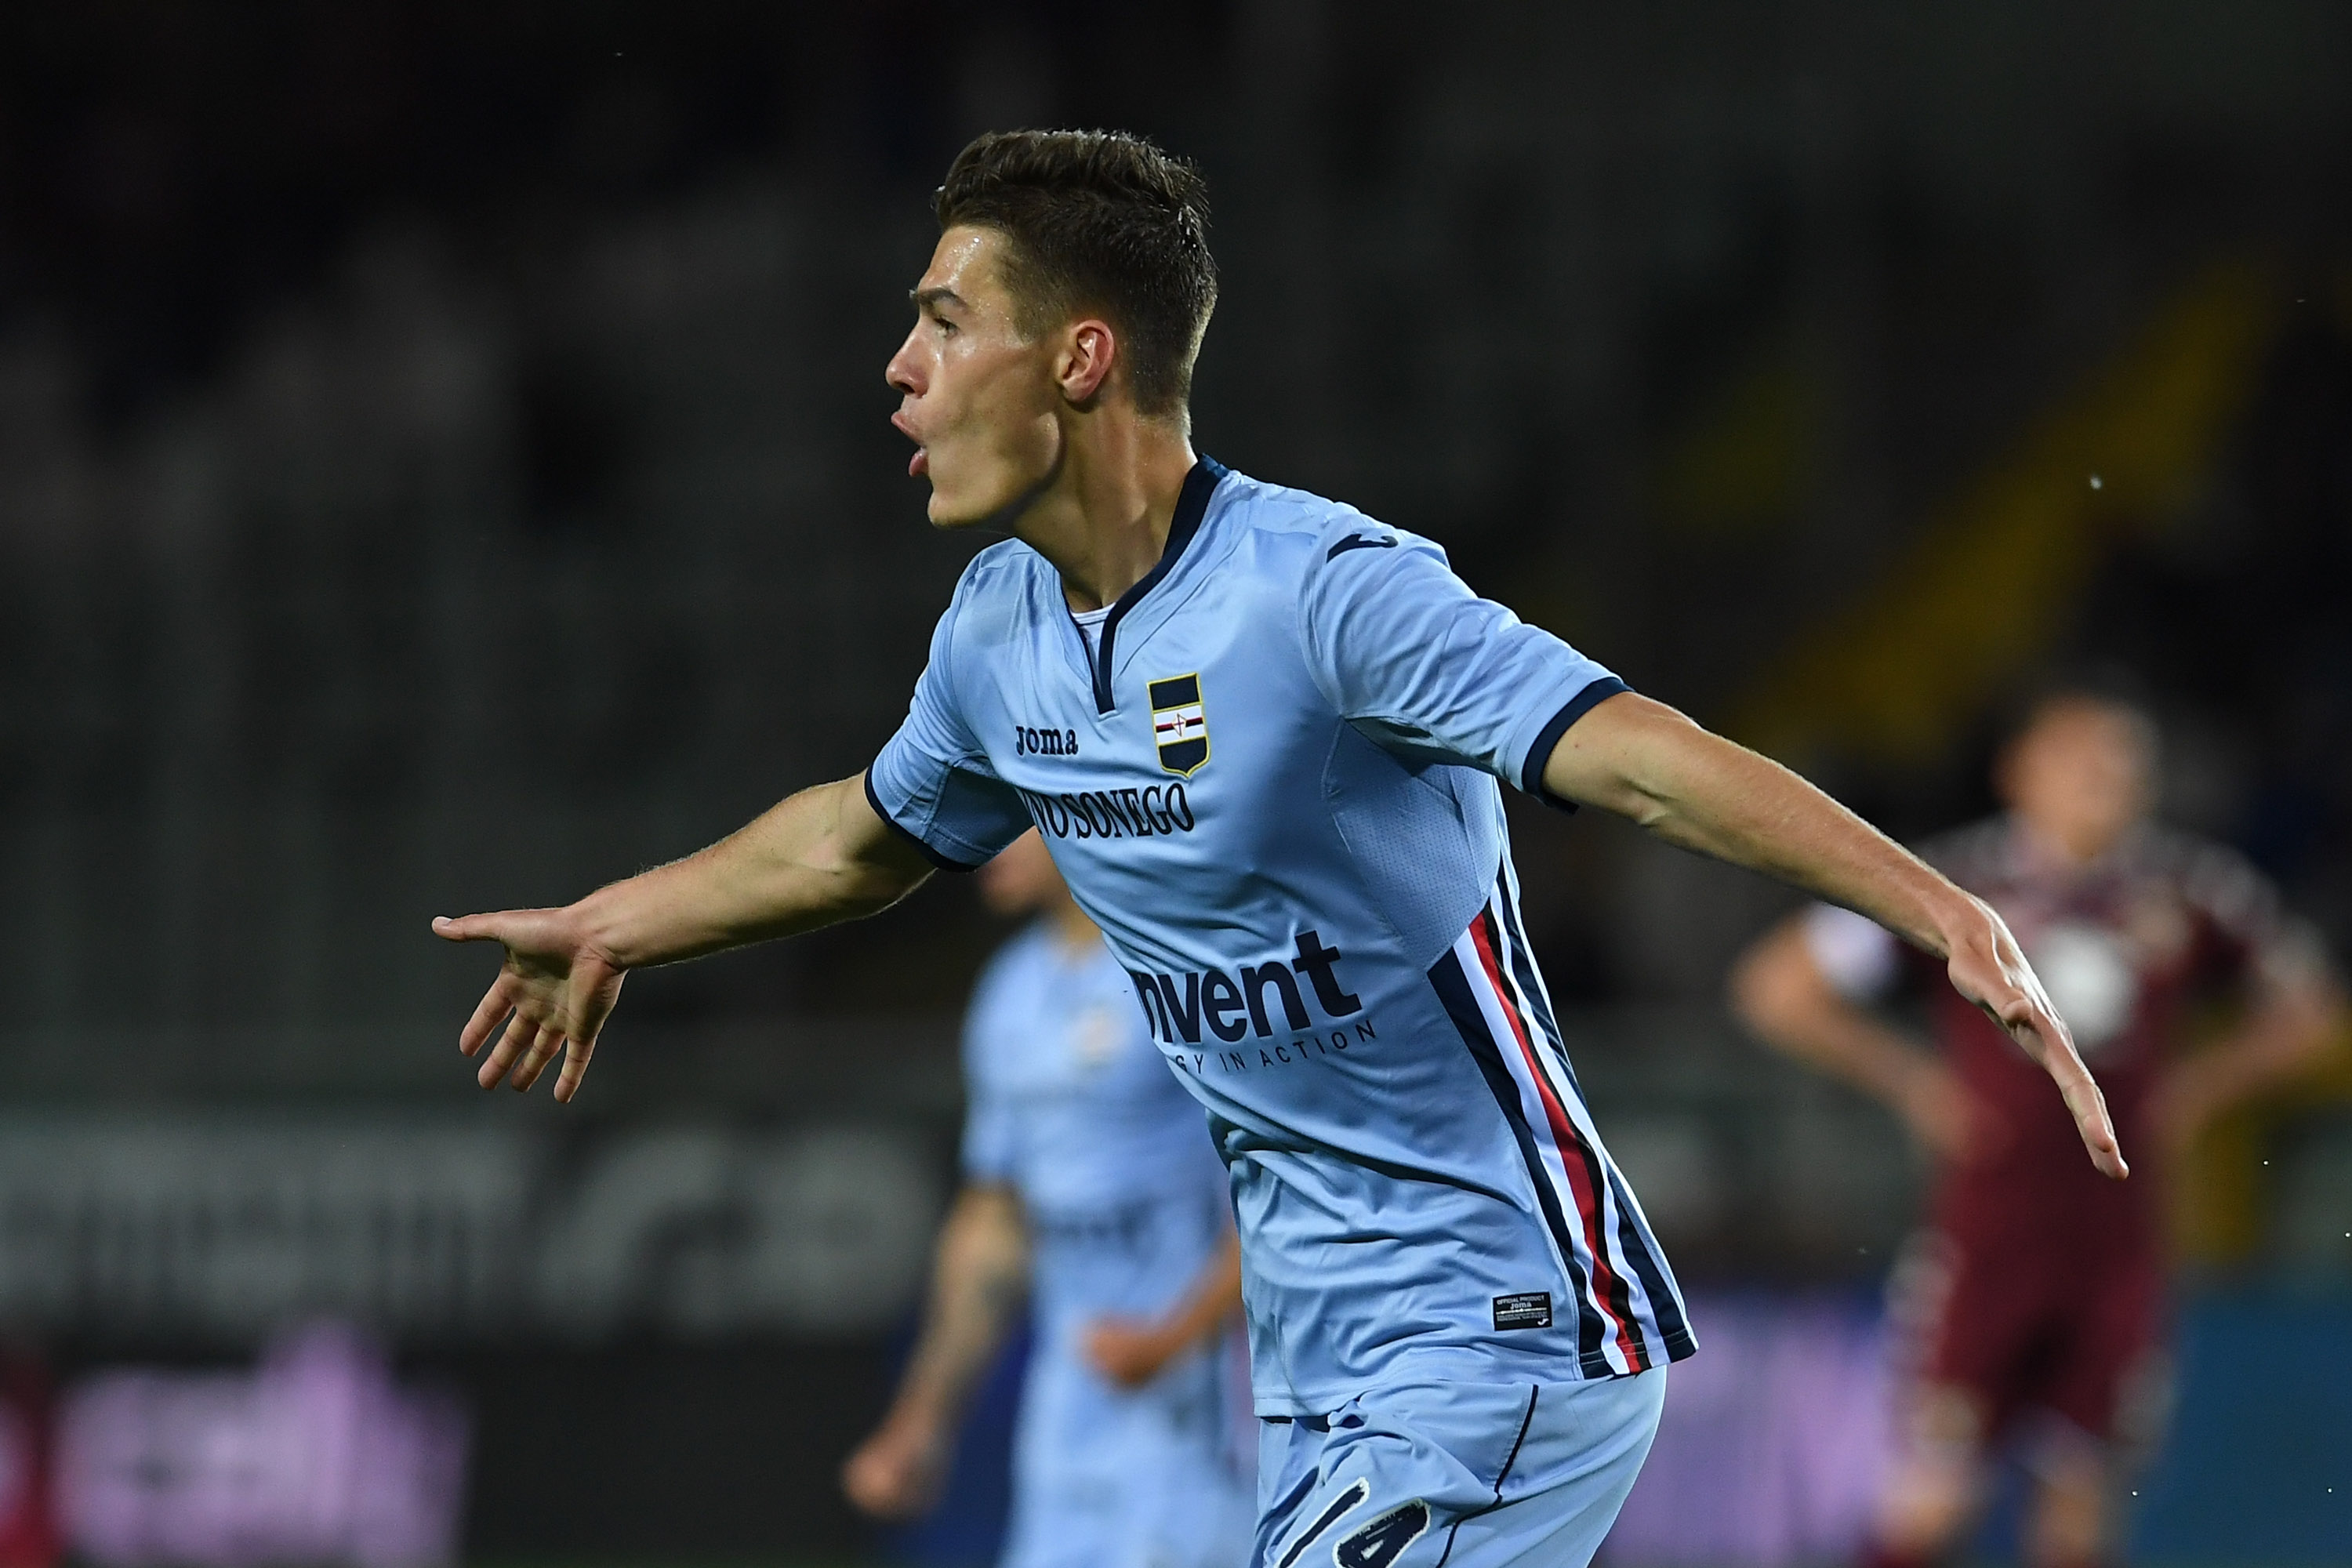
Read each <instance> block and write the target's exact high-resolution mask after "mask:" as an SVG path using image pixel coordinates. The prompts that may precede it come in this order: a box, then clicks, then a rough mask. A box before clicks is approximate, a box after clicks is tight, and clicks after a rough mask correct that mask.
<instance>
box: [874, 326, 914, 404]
mask: <svg viewBox="0 0 2352 1568" xmlns="http://www.w3.org/2000/svg"><path fill="white" fill-rule="evenodd" d="M914 346H915V342H914V339H913V337H912V336H911V335H909V336H908V340H907V341H906V342H903V343H900V344H899V345H898V353H894V354H892V355H891V356H890V363H888V364H887V365H884V366H883V367H882V379H883V380H885V381H887V382H888V383H889V384H890V390H891V391H893V392H895V393H898V395H900V396H902V397H920V396H921V395H923V382H922V370H921V367H920V366H919V365H918V364H917V363H916V360H915V354H914V353H913V350H914Z"/></svg>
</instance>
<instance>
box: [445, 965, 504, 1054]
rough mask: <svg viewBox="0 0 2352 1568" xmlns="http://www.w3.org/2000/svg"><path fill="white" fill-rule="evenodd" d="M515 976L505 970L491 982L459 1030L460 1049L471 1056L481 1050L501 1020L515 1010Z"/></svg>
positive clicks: (458, 1041)
mask: <svg viewBox="0 0 2352 1568" xmlns="http://www.w3.org/2000/svg"><path fill="white" fill-rule="evenodd" d="M514 984H515V982H514V977H513V976H512V975H510V974H508V973H505V972H504V971H503V970H501V971H500V972H499V977H498V978H497V979H496V980H493V981H491V982H490V988H489V989H488V991H485V992H483V993H482V1000H481V1002H480V1004H479V1005H477V1006H476V1007H475V1008H474V1016H472V1017H470V1018H468V1019H467V1020H466V1026H465V1027H464V1028H462V1029H460V1030H458V1031H457V1048H458V1049H459V1050H461V1051H463V1052H465V1053H466V1054H467V1056H469V1057H470V1056H472V1055H473V1054H474V1053H475V1052H476V1051H478V1050H480V1049H481V1048H482V1042H483V1041H485V1040H487V1039H488V1038H489V1037H490V1035H491V1032H492V1031H493V1030H495V1029H497V1027H498V1026H499V1020H501V1019H503V1018H504V1017H505V1016H507V1015H508V1014H509V1013H510V1012H512V1011H514Z"/></svg>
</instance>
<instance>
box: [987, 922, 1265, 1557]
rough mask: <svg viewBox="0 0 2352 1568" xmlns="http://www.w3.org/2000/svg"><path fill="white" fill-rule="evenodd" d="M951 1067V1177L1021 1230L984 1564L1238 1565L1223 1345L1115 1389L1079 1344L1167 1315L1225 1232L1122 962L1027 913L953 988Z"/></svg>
mask: <svg viewBox="0 0 2352 1568" xmlns="http://www.w3.org/2000/svg"><path fill="white" fill-rule="evenodd" d="M964 1081H965V1090H966V1094H967V1097H968V1099H969V1103H970V1109H969V1110H968V1112H967V1115H966V1120H965V1124H964V1143H963V1162H964V1173H965V1175H966V1177H967V1179H969V1180H971V1181H973V1182H977V1183H986V1184H1002V1185H1004V1186H1008V1187H1010V1188H1012V1189H1013V1192H1014V1193H1016V1194H1018V1195H1019V1197H1020V1199H1021V1204H1022V1208H1023V1210H1024V1214H1025V1215H1026V1216H1027V1219H1028V1222H1029V1229H1030V1237H1031V1265H1030V1268H1031V1293H1030V1304H1031V1317H1032V1320H1033V1321H1034V1349H1033V1351H1032V1352H1031V1356H1030V1362H1029V1373H1028V1378H1027V1381H1026V1382H1025V1384H1024V1385H1023V1389H1022V1400H1021V1416H1020V1426H1019V1430H1018V1432H1017V1433H1016V1435H1015V1437H1014V1443H1013V1516H1012V1519H1011V1521H1010V1524H1009V1528H1008V1531H1007V1533H1006V1540H1005V1550H1004V1555H1003V1568H1240V1565H1241V1564H1242V1563H1243V1562H1244V1559H1245V1558H1246V1557H1247V1555H1248V1552H1249V1527H1250V1520H1251V1517H1252V1514H1253V1512H1254V1510H1253V1508H1252V1496H1251V1489H1250V1487H1249V1485H1248V1482H1247V1479H1246V1478H1245V1476H1244V1468H1243V1467H1242V1466H1241V1465H1240V1464H1238V1463H1237V1456H1236V1455H1235V1454H1234V1443H1233V1427H1234V1423H1233V1420H1232V1419H1231V1413H1232V1412H1233V1411H1234V1400H1232V1399H1231V1398H1230V1397H1229V1384H1230V1382H1231V1381H1232V1380H1231V1379H1230V1377H1229V1369H1228V1366H1227V1363H1226V1362H1225V1359H1224V1357H1223V1355H1221V1354H1220V1353H1218V1351H1217V1350H1216V1349H1215V1348H1214V1347H1203V1348H1201V1349H1196V1350H1193V1351H1192V1352H1187V1353H1186V1354H1184V1355H1183V1356H1181V1357H1179V1358H1178V1359H1177V1360H1176V1361H1175V1362H1173V1363H1171V1364H1170V1365H1169V1366H1168V1367H1167V1368H1166V1369H1165V1370H1164V1371H1162V1372H1161V1373H1160V1375H1159V1376H1158V1377H1156V1378H1154V1379H1153V1380H1152V1381H1151V1382H1150V1383H1149V1384H1145V1385H1144V1386H1143V1387H1141V1388H1139V1389H1133V1390H1129V1389H1121V1388H1117V1387H1114V1386H1113V1385H1112V1384H1110V1383H1109V1382H1108V1381H1107V1380H1106V1379H1104V1378H1103V1377H1102V1376H1101V1375H1100V1374H1099V1373H1097V1372H1096V1371H1095V1370H1094V1369H1093V1367H1092V1366H1091V1365H1089V1364H1088V1363H1087V1361H1086V1358H1085V1355H1084V1340H1085V1334H1086V1331H1087V1327H1088V1325H1090V1324H1092V1323H1093V1322H1094V1321H1097V1319H1099V1318H1103V1317H1106V1316H1116V1317H1124V1318H1130V1319H1150V1318H1159V1317H1162V1316H1164V1315H1166V1314H1167V1313H1168V1312H1170V1311H1171V1310H1173V1309H1174V1308H1175V1307H1176V1306H1177V1305H1178V1304H1179V1303H1180V1302H1181V1300H1183V1299H1184V1297H1185V1296H1186V1295H1188V1294H1189V1293H1190V1292H1191V1290H1192V1288H1193V1287H1194V1286H1195V1285H1196V1284H1198V1282H1199V1281H1200V1279H1201V1278H1202V1275H1203V1274H1204V1273H1205V1272H1206V1271H1207V1269H1208V1268H1209V1267H1210V1265H1211V1264H1212V1262H1213V1260H1214V1258H1215V1257H1216V1254H1217V1252H1218V1250H1219V1249H1220V1248H1221V1247H1223V1245H1224V1241H1225V1237H1226V1236H1227V1235H1228V1234H1229V1233H1230V1232H1231V1230H1232V1228H1233V1220H1232V1211H1231V1206H1230V1203H1229V1200H1228V1199H1227V1196H1226V1192H1225V1179H1224V1172H1223V1169H1222V1168H1221V1167H1220V1166H1219V1164H1218V1163H1217V1158H1216V1153H1215V1151H1214V1150H1213V1148H1212V1146H1211V1145H1210V1142H1209V1138H1208V1134H1207V1132H1206V1131H1205V1130H1204V1129H1203V1128H1202V1124H1201V1112H1200V1109H1199V1107H1197V1106H1195V1105H1194V1104H1193V1103H1192V1100H1191V1098H1190V1097H1189V1096H1187V1095H1186V1094H1185V1092H1184V1090H1183V1089H1182V1088H1181V1086H1180V1085H1179V1084H1177V1083H1176V1081H1175V1080H1174V1079H1171V1077H1170V1076H1169V1073H1168V1069H1167V1068H1166V1067H1165V1066H1164V1065H1163V1064H1162V1063H1161V1061H1160V1053H1159V1052H1158V1051H1157V1050H1156V1049H1154V1048H1153V1046H1152V1042H1151V1039H1150V1037H1149V1036H1148V1035H1147V1034H1146V1033H1145V1031H1144V1028H1143V1025H1142V1020H1141V1019H1140V1018H1139V1016H1137V1013H1136V1010H1135V999H1134V991H1133V987H1132V985H1131V984H1129V981H1128V977H1127V973H1126V972H1125V971H1124V970H1122V969H1121V968H1120V967H1119V965H1118V961H1117V960H1116V959H1114V958H1113V957H1112V956H1111V954H1110V952H1108V950H1107V949H1106V948H1104V947H1103V945H1102V944H1101V943H1100V942H1088V943H1087V944H1086V946H1085V947H1084V948H1082V949H1074V948H1073V947H1071V946H1070V945H1069V944H1068V943H1067V942H1065V941H1063V940H1062V939H1061V938H1060V937H1059V936H1057V935H1055V933H1054V932H1053V931H1051V930H1050V929H1049V928H1047V927H1045V926H1044V925H1042V924H1041V925H1038V926H1035V927H1033V928H1032V929H1031V930H1030V931H1027V932H1025V933H1024V934H1023V935H1022V936H1020V937H1017V938H1015V939H1014V940H1013V942H1009V943H1007V944H1006V946H1005V947H1004V949H1003V952H1000V953H999V954H998V955H997V957H996V959H995V961H994V962H993V963H991V964H990V965H989V968H988V973H986V975H985V976H983V977H982V981H981V984H980V989H979V991H978V993H977V994H975V995H974V997H973V998H972V1005H971V1016H970V1017H969V1019H968V1020H967V1022H966V1026H965V1030H964Z"/></svg>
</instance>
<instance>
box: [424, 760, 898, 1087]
mask: <svg viewBox="0 0 2352 1568" xmlns="http://www.w3.org/2000/svg"><path fill="white" fill-rule="evenodd" d="M930 870H931V868H930V866H929V863H928V862H926V861H925V860H924V859H923V858H922V857H921V855H919V853H918V852H917V851H916V850H915V848H914V847H912V846H911V845H909V844H908V843H907V842H906V841H905V840H904V839H902V838H901V837H899V836H898V833H897V832H896V831H895V830H894V829H892V828H891V827H890V826H889V825H888V824H887V823H885V822H884V821H883V820H882V819H881V818H880V817H878V816H876V815H875V814H874V808H873V807H872V806H871V805H867V804H866V792H865V780H864V776H863V775H862V774H861V775H860V776H859V777H857V778H851V779H844V780H841V781H840V782H839V783H836V784H819V785H817V786H816V787H815V788H814V789H805V790H803V791H801V793H800V794H798V795H793V796H792V797H791V798H789V799H787V800H785V801H783V802H782V803H781V804H779V805H774V806H772V807H770V808H769V809H768V810H767V811H766V812H764V813H763V814H761V816H759V817H757V818H755V819H754V820H753V821H752V822H751V824H750V825H749V826H744V827H742V828H740V829H738V830H737V831H736V832H734V833H732V834H730V835H729V836H728V837H725V838H722V839H720V840H719V842H718V843H716V844H714V845H712V846H711V847H709V848H708V849H704V850H701V851H699V852H698V853H696V854H693V855H689V856H688V857H687V858H685V859H683V860H675V861H672V862H671V863H670V864H668V865H667V866H657V867H656V868H654V869H652V870H650V871H646V872H642V873H640V874H638V875H637V876H635V877H631V878H629V879H627V880H626V881H621V882H614V883H613V884H612V885H611V886H610V887H605V888H600V889H597V890H596V891H595V892H593V893H591V894H589V895H588V896H587V897H586V898H584V899H582V900H580V901H579V902H577V903H574V904H567V905H565V906H564V907H563V908H562V909H552V910H500V911H499V912H498V913H495V914H479V915H467V916H464V917H463V918H461V919H457V920H451V919H449V918H447V917H446V916H444V917H442V918H440V919H438V920H436V921H434V922H433V930H434V931H435V932H436V934H438V935H440V936H443V937H446V938H447V939H448V940H449V941H451V942H498V943H499V944H500V945H501V946H503V947H504V948H505V949H506V962H505V963H504V964H503V965H502V966H501V967H500V969H499V977H498V979H497V980H496V981H495V982H493V983H492V984H491V986H490V988H489V990H488V993H487V994H484V996H483V997H482V1001H481V1005H479V1006H478V1007H476V1008H475V1009H474V1016H472V1017H471V1018H469V1019H467V1022H466V1026H465V1028H464V1030H463V1031H462V1032H460V1034H459V1035H458V1037H457V1048H458V1049H459V1050H461V1051H463V1052H465V1053H466V1054H467V1056H469V1057H470V1056H472V1055H474V1054H475V1053H476V1052H478V1051H479V1050H480V1049H481V1048H482V1047H483V1046H484V1045H486V1044H488V1042H489V1040H490V1038H491V1037H493V1036H496V1035H498V1034H499V1025H500V1024H505V1025H506V1032H505V1034H504V1036H503V1037H500V1038H499V1043H498V1045H497V1046H496V1047H494V1048H493V1049H492V1050H491V1051H490V1054H489V1056H488V1058H487V1059H486V1060H485V1061H484V1062H483V1063H482V1068H481V1071H480V1073H479V1074H478V1075H477V1076H478V1079H479V1081H480V1083H481V1086H482V1087H483V1088H484V1089H492V1088H495V1087H497V1085H498V1083H499V1080H500V1079H508V1078H509V1075H511V1081H512V1082H513V1084H514V1087H515V1088H516V1089H529V1088H530V1086H531V1085H532V1084H533V1083H535V1082H537V1081H538V1079H539V1076H540V1074H541V1072H542V1071H543V1070H544V1069H545V1068H546V1067H547V1064H548V1063H549V1062H550V1061H552V1060H553V1059H554V1058H555V1055H556V1053H557V1052H558V1051H561V1052H562V1053H563V1070H562V1072H561V1073H560V1074H558V1075H557V1077H556V1080H555V1098H556V1099H558V1100H570V1099H571V1098H572V1095H574V1094H575V1093H577V1092H578V1091H579V1089H580V1079H581V1075H582V1074H583V1073H585V1072H586V1071H587V1070H588V1058H589V1057H590V1056H591V1054H593V1052H594V1050H595V1048H596V1036H597V1033H598V1031H599V1030H601V1029H602V1028H603V1027H604V1019H605V1017H606V1016H608V1015H610V1014H611V1012H612V1011H613V1005H614V1003H615V1002H616V1001H618V1000H619V998H620V994H621V982H622V980H623V978H624V977H625V976H626V975H627V973H628V972H629V971H630V970H632V969H638V968H643V967H644V966H646V965H647V964H654V963H673V962H675V961H676V960H678V959H681V958H698V957H700V956H701V955H702V954H704V953H709V952H719V951H720V950H722V949H725V948H730V947H740V946H743V945H744V944H745V943H748V942H764V941H766V940H768V939H769V938H771V937H779V936H792V935H794V934H796V933H798V932H801V931H814V930H816V929H817V928H819V927H820V926H828V925H832V924H835V922H837V921H845V920H855V919H856V918H857V917H859V916H861V915H870V914H873V913H874V912H876V911H877V910H883V909H887V908H888V907H889V906H890V905H892V904H894V903H896V902H898V900H900V899H902V898H904V897H906V895H907V894H908V893H909V892H911V891H913V890H914V889H915V888H916V887H917V886H918V885H919V884H920V883H921V882H922V880H923V879H924V878H926V877H928V876H929V875H930Z"/></svg>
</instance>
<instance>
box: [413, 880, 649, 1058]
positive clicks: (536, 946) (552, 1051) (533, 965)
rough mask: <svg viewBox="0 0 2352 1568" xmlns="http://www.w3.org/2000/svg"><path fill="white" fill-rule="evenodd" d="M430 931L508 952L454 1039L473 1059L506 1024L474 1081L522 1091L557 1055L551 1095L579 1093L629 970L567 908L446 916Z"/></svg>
mask: <svg viewBox="0 0 2352 1568" xmlns="http://www.w3.org/2000/svg"><path fill="white" fill-rule="evenodd" d="M433 931H434V934H435V935H436V936H440V937H443V938H446V940H448V941H450V942H497V943H499V945H500V946H501V947H503V948H505V949H506V962H505V963H503V964H502V965H500V966H499V977H498V979H497V980H495V981H493V982H491V984H490V988H489V990H488V992H486V993H484V994H483V996H482V1002H481V1005H479V1006H478V1007H476V1008H475V1009H474V1016H472V1017H470V1018H468V1019H467V1020H466V1026H465V1028H464V1029H462V1030H460V1031H459V1032H458V1035H457V1048H458V1049H459V1050H461V1051H463V1052H465V1053H466V1055H467V1056H469V1057H470V1056H473V1055H474V1054H475V1053H477V1052H478V1051H479V1050H480V1049H481V1048H482V1047H483V1046H485V1045H487V1044H488V1043H489V1040H490V1037H492V1036H494V1035H499V1025H500V1024H504V1025H505V1026H506V1032H505V1033H504V1034H503V1035H499V1042H498V1044H497V1045H496V1046H494V1047H491V1050H490V1053H489V1055H488V1058H485V1059H484V1061H483V1062H482V1067H481V1070H480V1071H479V1072H478V1073H477V1074H476V1075H475V1078H476V1080H477V1081H478V1082H479V1083H480V1084H481V1086H482V1087H483V1088H484V1089H496V1088H497V1087H498V1086H499V1080H500V1079H505V1080H507V1081H509V1082H510V1083H512V1084H513V1085H514V1087H515V1089H516V1090H517V1091H518V1092H520V1091H522V1090H524V1089H529V1088H530V1086H531V1085H532V1084H534V1083H536V1082H538V1081H539V1075H540V1074H541V1072H543V1071H545V1070H546V1068H547V1064H548V1063H549V1062H551V1061H553V1060H554V1059H555V1057H556V1054H557V1053H558V1052H561V1053H562V1056H563V1070H562V1072H561V1073H559V1074H557V1075H556V1079H555V1098H556V1099H558V1100H570V1099H571V1098H572V1096H573V1095H575V1094H577V1093H579V1092H580V1079H581V1076H582V1075H583V1074H584V1073H585V1072H587V1070H588V1058H589V1057H590V1056H592V1055H593V1054H594V1052H595V1049H596V1036H597V1033H598V1031H600V1030H602V1029H603V1028H604V1020H605V1018H606V1017H607V1016H610V1015H611V1013H612V1011H613V1005H614V1003H615V1002H617V1001H619V1000H620V995H621V982H622V981H623V980H624V979H625V978H626V977H627V971H625V970H624V969H622V968H621V967H620V966H619V965H618V964H616V963H614V962H613V961H612V960H611V958H610V957H608V956H606V955H605V954H604V953H602V952H598V951H597V950H596V949H595V948H594V946H593V944H592V943H590V942H589V941H588V940H587V938H586V937H585V935H583V933H582V931H580V929H579V922H578V919H577V917H576V916H575V915H573V913H572V910H501V911H499V913H497V914H487V915H467V916H465V917H463V918H462V919H459V920H451V919H449V918H448V917H447V916H446V915H444V916H442V917H440V918H438V919H436V921H434V922H433Z"/></svg>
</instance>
